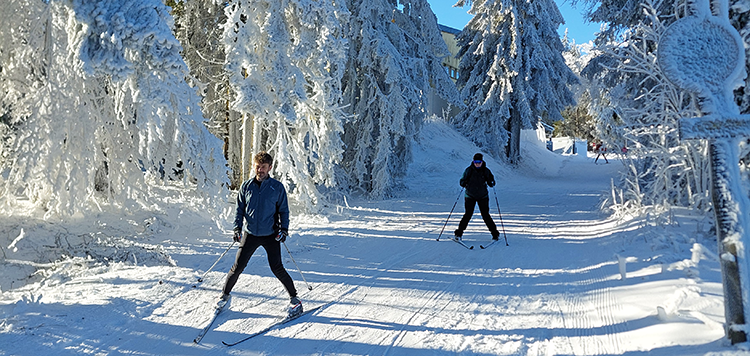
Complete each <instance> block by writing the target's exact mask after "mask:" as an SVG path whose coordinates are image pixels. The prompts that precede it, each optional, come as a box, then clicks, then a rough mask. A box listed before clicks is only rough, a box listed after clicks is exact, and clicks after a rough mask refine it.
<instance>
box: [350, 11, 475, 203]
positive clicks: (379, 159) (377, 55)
mask: <svg viewBox="0 0 750 356" xmlns="http://www.w3.org/2000/svg"><path fill="white" fill-rule="evenodd" d="M346 3H347V6H348V8H349V11H350V12H351V14H352V15H351V21H350V22H349V27H348V38H349V53H348V63H347V67H346V73H345V74H344V78H343V84H342V89H343V91H344V102H345V104H346V105H345V110H346V112H347V113H348V114H349V115H351V117H352V118H351V120H350V121H348V122H347V124H346V125H345V132H344V143H345V147H346V151H345V152H344V160H343V162H342V166H343V167H344V169H345V170H346V172H347V175H346V177H345V178H346V179H347V180H346V181H343V180H342V181H341V182H342V185H346V186H348V187H350V188H351V189H352V190H354V191H360V192H363V193H365V194H368V195H369V196H371V197H375V198H378V197H385V196H388V195H390V194H391V193H393V192H394V191H396V190H397V189H398V188H399V186H401V185H402V178H403V177H404V176H405V174H406V167H407V165H408V163H409V162H410V161H411V145H412V141H413V140H414V139H415V138H416V136H417V135H418V132H419V128H420V123H421V122H422V120H423V119H424V118H425V116H426V115H427V112H426V108H427V107H428V106H429V103H428V100H429V99H428V97H429V95H428V94H430V93H431V92H433V93H435V94H436V95H438V96H440V97H441V98H443V99H444V100H446V101H447V102H448V103H452V104H454V105H461V104H460V102H459V101H458V100H457V97H458V95H457V94H458V93H457V92H456V89H455V86H454V84H453V83H452V82H451V80H450V78H449V77H448V75H447V74H446V72H445V70H444V69H443V67H442V65H441V63H440V60H441V58H443V57H444V56H447V55H449V53H450V52H449V51H448V49H447V46H446V45H445V42H444V41H443V39H442V36H441V34H440V31H439V29H438V26H437V19H436V17H435V15H434V13H433V12H432V9H431V8H430V7H429V4H428V3H427V1H426V0H399V1H396V0H371V1H359V0H347V1H346Z"/></svg>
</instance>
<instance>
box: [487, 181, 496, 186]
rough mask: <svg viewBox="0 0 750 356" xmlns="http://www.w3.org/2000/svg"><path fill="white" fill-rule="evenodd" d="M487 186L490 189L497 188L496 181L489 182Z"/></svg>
mask: <svg viewBox="0 0 750 356" xmlns="http://www.w3.org/2000/svg"><path fill="white" fill-rule="evenodd" d="M487 185H488V186H490V188H492V187H494V186H495V181H494V180H493V181H489V182H487Z"/></svg>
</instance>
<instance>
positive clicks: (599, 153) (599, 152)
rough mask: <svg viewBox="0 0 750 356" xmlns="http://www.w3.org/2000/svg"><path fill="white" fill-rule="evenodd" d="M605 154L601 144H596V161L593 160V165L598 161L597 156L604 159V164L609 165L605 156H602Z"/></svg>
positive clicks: (605, 151)
mask: <svg viewBox="0 0 750 356" xmlns="http://www.w3.org/2000/svg"><path fill="white" fill-rule="evenodd" d="M605 153H607V148H606V147H604V146H602V143H601V142H599V143H597V144H596V159H595V160H594V163H596V162H597V161H599V156H601V157H604V162H606V163H609V161H608V160H607V156H605V155H604V154H605Z"/></svg>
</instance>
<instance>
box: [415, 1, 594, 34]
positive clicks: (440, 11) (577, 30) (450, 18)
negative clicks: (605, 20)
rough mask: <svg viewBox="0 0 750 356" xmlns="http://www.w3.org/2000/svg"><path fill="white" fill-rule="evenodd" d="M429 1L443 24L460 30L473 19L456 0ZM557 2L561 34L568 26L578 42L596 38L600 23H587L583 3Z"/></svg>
mask: <svg viewBox="0 0 750 356" xmlns="http://www.w3.org/2000/svg"><path fill="white" fill-rule="evenodd" d="M427 2H429V3H430V7H432V11H433V12H435V15H436V16H437V18H438V23H440V24H442V25H446V26H450V27H453V28H457V29H459V30H460V29H462V28H463V27H464V26H465V25H466V23H468V22H469V20H470V19H471V15H469V14H467V13H466V11H468V10H469V9H468V7H465V8H454V7H452V6H453V4H455V3H456V0H427ZM555 2H556V3H557V7H558V8H559V9H560V13H562V15H563V18H564V19H565V24H564V25H561V26H560V28H559V29H558V30H557V32H558V33H559V34H560V36H562V35H563V34H564V33H565V28H568V35H569V37H570V38H573V39H575V40H576V43H577V44H582V43H586V42H588V41H591V40H593V39H594V33H596V32H598V31H599V24H592V23H586V22H585V21H584V20H583V16H581V12H582V11H583V10H584V8H583V7H582V5H581V4H578V6H576V8H573V7H572V6H571V5H570V0H555Z"/></svg>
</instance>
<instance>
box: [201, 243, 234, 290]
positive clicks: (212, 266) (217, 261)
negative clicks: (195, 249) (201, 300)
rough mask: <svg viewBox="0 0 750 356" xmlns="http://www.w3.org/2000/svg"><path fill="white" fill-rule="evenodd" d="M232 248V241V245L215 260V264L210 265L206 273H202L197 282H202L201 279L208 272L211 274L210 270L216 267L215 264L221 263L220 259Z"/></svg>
mask: <svg viewBox="0 0 750 356" xmlns="http://www.w3.org/2000/svg"><path fill="white" fill-rule="evenodd" d="M233 246H234V241H232V244H231V245H229V247H227V249H226V250H225V251H224V253H222V254H221V256H219V259H217V260H216V262H214V264H212V265H211V268H209V269H208V271H206V272H205V273H203V275H202V276H200V277H198V282H203V278H206V275H207V274H208V272H211V270H212V269H214V267H216V264H217V263H219V261H221V259H222V258H223V257H224V255H226V254H227V252H229V250H230V249H231V248H232V247H233Z"/></svg>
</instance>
